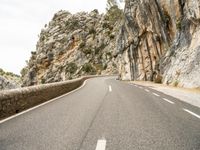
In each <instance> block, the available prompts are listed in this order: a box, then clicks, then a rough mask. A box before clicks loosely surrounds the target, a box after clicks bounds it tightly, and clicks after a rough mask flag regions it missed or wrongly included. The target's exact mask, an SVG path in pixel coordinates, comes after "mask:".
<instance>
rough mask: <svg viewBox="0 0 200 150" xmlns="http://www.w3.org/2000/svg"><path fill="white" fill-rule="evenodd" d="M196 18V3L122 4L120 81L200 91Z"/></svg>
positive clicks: (132, 0) (130, 0) (150, 0)
mask: <svg viewBox="0 0 200 150" xmlns="http://www.w3.org/2000/svg"><path fill="white" fill-rule="evenodd" d="M199 17H200V1H199V0H169V1H166V0H126V5H125V10H124V21H123V25H122V27H121V31H120V34H119V36H118V44H117V51H118V52H120V53H121V58H122V59H121V60H122V61H121V63H120V68H119V70H120V71H119V72H120V76H121V78H122V79H123V80H149V81H155V82H163V83H166V84H174V85H176V86H177V85H178V86H183V87H200V76H199V74H200V65H199V60H200V59H199V56H200V36H199V35H200V34H199V32H200V31H199V29H200V26H199V25H200V24H199V23H200V18H199Z"/></svg>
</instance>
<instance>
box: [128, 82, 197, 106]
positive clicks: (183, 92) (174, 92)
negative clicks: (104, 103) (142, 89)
mask: <svg viewBox="0 0 200 150" xmlns="http://www.w3.org/2000/svg"><path fill="white" fill-rule="evenodd" d="M131 83H135V84H138V85H142V86H147V87H149V88H152V89H154V90H157V91H160V92H163V93H165V94H167V95H170V96H173V97H175V98H177V99H180V100H182V101H184V102H187V103H189V104H191V105H194V106H197V107H200V90H197V89H185V88H178V87H172V86H167V85H162V84H155V83H152V82H144V81H133V82H131Z"/></svg>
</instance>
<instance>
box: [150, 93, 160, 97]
mask: <svg viewBox="0 0 200 150" xmlns="http://www.w3.org/2000/svg"><path fill="white" fill-rule="evenodd" d="M152 94H153V95H155V96H157V97H160V95H158V94H156V93H152Z"/></svg>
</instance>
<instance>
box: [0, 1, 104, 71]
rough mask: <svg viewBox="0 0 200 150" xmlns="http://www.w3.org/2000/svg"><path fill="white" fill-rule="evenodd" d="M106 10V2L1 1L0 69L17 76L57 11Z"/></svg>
mask: <svg viewBox="0 0 200 150" xmlns="http://www.w3.org/2000/svg"><path fill="white" fill-rule="evenodd" d="M105 8H106V0H0V68H2V69H4V70H5V71H10V72H14V73H16V74H20V71H21V69H22V68H23V67H24V66H26V60H29V57H30V53H31V51H35V50H36V43H37V40H38V35H39V34H40V31H41V29H42V28H43V27H44V25H45V24H46V23H48V22H49V21H50V20H51V19H52V17H53V15H54V13H56V12H57V11H59V10H61V9H62V10H68V11H70V12H71V13H76V12H79V11H92V10H94V9H98V10H99V12H101V13H103V12H105Z"/></svg>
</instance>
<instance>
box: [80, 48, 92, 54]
mask: <svg viewBox="0 0 200 150" xmlns="http://www.w3.org/2000/svg"><path fill="white" fill-rule="evenodd" d="M82 51H83V53H84V54H85V55H88V54H92V49H91V48H85V49H83V50H82Z"/></svg>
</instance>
